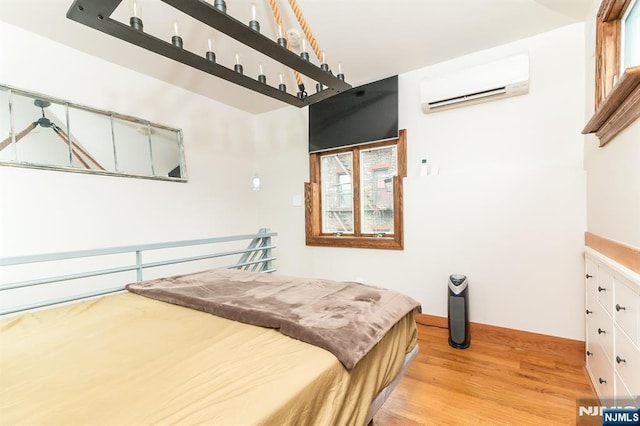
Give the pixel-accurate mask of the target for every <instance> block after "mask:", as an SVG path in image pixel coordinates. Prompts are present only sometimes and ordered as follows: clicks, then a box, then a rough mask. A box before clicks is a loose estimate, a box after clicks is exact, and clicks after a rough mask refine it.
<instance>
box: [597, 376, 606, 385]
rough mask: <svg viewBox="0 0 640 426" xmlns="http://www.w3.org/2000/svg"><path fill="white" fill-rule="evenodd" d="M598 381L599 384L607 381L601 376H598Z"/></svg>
mask: <svg viewBox="0 0 640 426" xmlns="http://www.w3.org/2000/svg"><path fill="white" fill-rule="evenodd" d="M598 382H600V384H604V383H607V381H606V380H604V379H603V378H602V377H598Z"/></svg>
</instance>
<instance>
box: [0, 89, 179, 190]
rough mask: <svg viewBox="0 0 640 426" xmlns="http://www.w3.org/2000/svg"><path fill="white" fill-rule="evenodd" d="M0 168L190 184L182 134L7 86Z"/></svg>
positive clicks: (0, 109) (0, 114)
mask: <svg viewBox="0 0 640 426" xmlns="http://www.w3.org/2000/svg"><path fill="white" fill-rule="evenodd" d="M0 165H9V166H20V167H33V168H46V169H54V170H63V171H73V172H83V173H97V174H107V175H114V176H127V177H137V178H148V179H160V180H172V181H178V182H186V180H187V176H186V167H185V159H184V150H183V146H182V131H181V130H179V129H173V128H170V127H167V126H163V125H161V124H157V123H152V122H149V121H147V120H142V119H139V118H135V117H130V116H126V115H122V114H118V113H114V112H110V111H102V110H98V109H95V108H91V107H87V106H84V105H78V104H73V103H71V102H67V101H64V100H60V99H55V98H52V97H50V96H47V95H42V94H38V93H31V92H27V91H24V90H20V89H16V88H12V87H9V86H3V85H0Z"/></svg>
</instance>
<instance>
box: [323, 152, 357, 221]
mask: <svg viewBox="0 0 640 426" xmlns="http://www.w3.org/2000/svg"><path fill="white" fill-rule="evenodd" d="M352 171H353V154H352V153H351V152H347V153H342V154H332V155H325V156H322V158H321V173H322V176H321V178H320V179H321V180H320V181H321V182H322V188H321V191H322V232H324V233H336V232H341V233H353V189H352V188H353V173H352Z"/></svg>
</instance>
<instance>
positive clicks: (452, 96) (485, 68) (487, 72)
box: [420, 54, 529, 113]
mask: <svg viewBox="0 0 640 426" xmlns="http://www.w3.org/2000/svg"><path fill="white" fill-rule="evenodd" d="M528 92H529V57H528V55H526V54H521V55H517V56H512V57H509V58H506V59H502V60H499V61H495V62H491V63H487V64H483V65H479V66H475V67H472V68H468V69H465V70H462V71H458V72H455V73H450V74H448V75H446V76H444V77H440V78H434V79H428V80H424V81H423V82H422V83H421V84H420V97H421V103H422V110H423V111H424V112H425V113H431V112H436V111H443V110H447V109H452V108H459V107H462V106H467V105H473V104H478V103H482V102H489V101H494V100H498V99H503V98H507V97H511V96H517V95H523V94H526V93H528Z"/></svg>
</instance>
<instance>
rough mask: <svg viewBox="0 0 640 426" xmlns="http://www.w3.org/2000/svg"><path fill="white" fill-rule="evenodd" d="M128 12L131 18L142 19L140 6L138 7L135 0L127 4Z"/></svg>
mask: <svg viewBox="0 0 640 426" xmlns="http://www.w3.org/2000/svg"><path fill="white" fill-rule="evenodd" d="M129 10H130V12H131V16H133V17H135V18H141V17H142V6H140V4H139V3H138V1H137V0H131V1H130V2H129Z"/></svg>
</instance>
